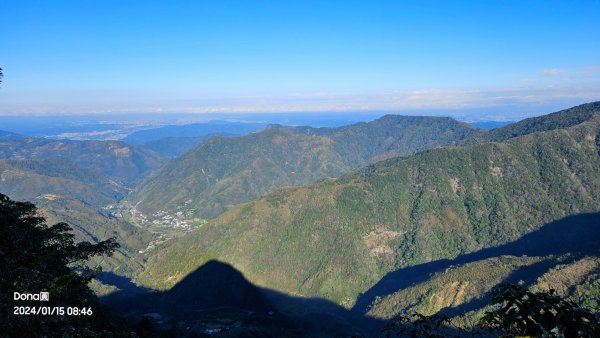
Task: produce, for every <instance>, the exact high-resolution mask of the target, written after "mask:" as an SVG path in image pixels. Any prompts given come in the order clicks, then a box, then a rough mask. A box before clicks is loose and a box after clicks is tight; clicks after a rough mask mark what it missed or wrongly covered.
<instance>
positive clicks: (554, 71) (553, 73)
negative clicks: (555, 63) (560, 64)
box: [542, 68, 564, 76]
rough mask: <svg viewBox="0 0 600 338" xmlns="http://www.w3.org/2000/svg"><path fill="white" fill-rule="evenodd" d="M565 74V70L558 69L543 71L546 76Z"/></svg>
mask: <svg viewBox="0 0 600 338" xmlns="http://www.w3.org/2000/svg"><path fill="white" fill-rule="evenodd" d="M561 73H564V70H562V69H558V68H550V69H544V70H542V75H544V76H553V75H558V74H561Z"/></svg>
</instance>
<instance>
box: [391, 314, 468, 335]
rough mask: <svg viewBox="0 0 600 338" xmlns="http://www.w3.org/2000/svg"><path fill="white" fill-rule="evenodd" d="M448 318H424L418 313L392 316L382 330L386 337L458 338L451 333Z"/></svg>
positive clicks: (441, 316)
mask: <svg viewBox="0 0 600 338" xmlns="http://www.w3.org/2000/svg"><path fill="white" fill-rule="evenodd" d="M449 324H450V318H448V317H447V316H445V315H443V314H434V315H431V316H425V315H422V314H420V313H412V314H408V315H404V314H399V315H396V316H394V318H392V319H391V320H390V321H389V322H388V324H387V325H386V326H385V327H384V328H383V332H384V333H385V334H386V337H388V338H390V337H411V338H442V337H459V335H458V332H452V330H451V328H450V325H449Z"/></svg>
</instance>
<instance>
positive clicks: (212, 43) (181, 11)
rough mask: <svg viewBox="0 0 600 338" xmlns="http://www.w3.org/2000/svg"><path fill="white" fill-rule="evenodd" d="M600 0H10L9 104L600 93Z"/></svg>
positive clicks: (10, 111)
mask: <svg viewBox="0 0 600 338" xmlns="http://www.w3.org/2000/svg"><path fill="white" fill-rule="evenodd" d="M598 17H600V1H583V0H579V1H550V0H545V1H376V0H368V1H367V0H365V1H352V0H344V1H326V0H320V1H285V0H278V1H242V0H240V1H233V0H219V1H209V0H205V1H127V0H116V1H109V0H104V1H100V0H98V1H86V0H73V1H58V0H54V1H28V0H2V1H0V23H1V28H0V67H1V68H2V69H3V72H4V79H3V82H2V84H1V85H0V115H26V114H29V115H32V114H89V113H126V112H190V113H192V112H193V113H202V112H212V113H214V112H219V113H227V112H250V113H252V112H292V111H293V112H323V111H327V112H345V113H352V112H360V111H393V112H399V113H401V112H403V111H419V110H423V111H427V110H431V111H443V110H448V111H450V112H454V113H453V114H458V113H459V112H460V111H470V112H475V114H481V116H488V117H490V118H493V119H509V118H512V119H514V116H518V115H519V114H521V115H532V114H540V113H547V112H549V111H548V109H550V110H552V109H558V108H567V107H569V106H572V105H575V104H579V103H584V102H589V101H595V100H600V25H598Z"/></svg>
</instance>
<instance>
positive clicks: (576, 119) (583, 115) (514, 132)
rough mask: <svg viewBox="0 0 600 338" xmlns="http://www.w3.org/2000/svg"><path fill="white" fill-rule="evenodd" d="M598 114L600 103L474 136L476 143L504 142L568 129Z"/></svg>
mask: <svg viewBox="0 0 600 338" xmlns="http://www.w3.org/2000/svg"><path fill="white" fill-rule="evenodd" d="M598 113H600V101H596V102H590V103H585V104H581V105H578V106H575V107H572V108H568V109H563V110H561V111H557V112H555V113H551V114H547V115H542V116H536V117H531V118H528V119H524V120H521V121H519V122H515V123H512V124H509V125H507V126H504V127H500V128H496V129H492V130H490V131H489V132H487V133H483V134H480V135H476V137H475V138H474V140H477V141H496V142H498V141H504V140H508V139H510V138H513V137H518V136H522V135H526V134H531V133H535V132H540V131H549V130H555V129H561V128H568V127H571V126H574V125H577V124H579V123H582V122H584V121H587V120H589V119H591V118H592V117H593V116H594V115H595V114H598Z"/></svg>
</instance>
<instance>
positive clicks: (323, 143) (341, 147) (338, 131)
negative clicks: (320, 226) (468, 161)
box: [128, 115, 482, 219]
mask: <svg viewBox="0 0 600 338" xmlns="http://www.w3.org/2000/svg"><path fill="white" fill-rule="evenodd" d="M480 133H482V131H481V130H478V129H475V128H472V127H471V126H469V125H467V124H465V123H460V122H457V121H456V120H453V119H451V118H439V117H409V116H394V115H388V116H384V117H382V118H380V119H377V120H375V121H373V122H368V123H358V124H354V125H350V126H346V127H339V128H311V127H284V126H279V125H271V126H270V127H269V128H267V130H264V131H261V132H255V133H252V134H250V135H246V136H242V137H227V138H226V137H212V138H210V139H208V140H206V141H204V142H203V143H201V144H200V145H199V146H198V147H196V148H195V149H193V150H191V151H189V152H188V153H186V154H185V155H183V156H181V157H180V158H177V159H175V160H173V161H171V162H169V163H168V164H167V165H166V166H165V167H164V168H162V169H161V170H159V171H158V172H156V173H155V174H153V175H152V176H151V177H150V178H149V179H148V180H146V181H145V182H143V183H142V184H141V185H139V186H138V187H137V188H136V190H135V192H134V193H133V194H132V195H131V196H130V197H129V198H128V200H129V202H130V203H131V205H133V206H134V208H135V209H136V210H137V211H139V212H141V213H143V214H144V215H145V216H146V217H147V218H148V219H156V217H155V215H163V214H165V213H167V214H170V215H173V214H176V213H177V212H186V213H187V212H191V213H192V214H193V217H198V218H211V217H213V216H215V215H218V214H220V213H222V212H223V211H225V210H226V209H227V208H229V207H231V206H233V205H235V204H238V203H241V202H246V201H249V200H252V199H254V198H256V197H259V196H261V195H263V194H265V193H267V192H269V191H272V190H274V189H276V188H278V187H282V186H297V185H303V184H308V183H311V182H314V181H316V180H319V179H324V178H328V177H338V176H340V175H342V174H345V173H348V172H350V171H352V170H355V169H358V168H360V167H361V166H364V165H366V164H368V163H373V162H376V161H379V160H382V159H386V158H390V157H394V156H405V155H410V154H413V153H416V152H419V151H422V150H425V149H431V148H435V147H439V146H444V145H448V144H452V143H454V142H457V141H460V140H464V139H466V138H469V137H474V135H478V134H480Z"/></svg>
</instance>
